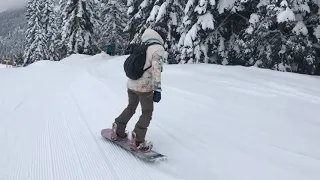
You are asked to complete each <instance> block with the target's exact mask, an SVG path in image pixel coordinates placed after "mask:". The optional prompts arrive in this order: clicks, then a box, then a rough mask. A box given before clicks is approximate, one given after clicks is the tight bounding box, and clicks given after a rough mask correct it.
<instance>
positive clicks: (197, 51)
mask: <svg viewBox="0 0 320 180" xmlns="http://www.w3.org/2000/svg"><path fill="white" fill-rule="evenodd" d="M215 7H216V1H215V0H188V1H187V4H186V6H185V9H184V13H185V15H184V18H183V26H182V29H183V33H182V35H181V38H180V40H179V44H180V48H181V60H182V63H188V62H190V63H199V62H208V56H207V55H208V54H207V53H208V49H209V46H210V43H211V42H210V38H212V37H208V34H210V33H212V32H214V30H215V19H214V15H213V13H214V9H215Z"/></svg>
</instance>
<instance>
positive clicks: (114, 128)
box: [111, 123, 128, 141]
mask: <svg viewBox="0 0 320 180" xmlns="http://www.w3.org/2000/svg"><path fill="white" fill-rule="evenodd" d="M117 128H118V126H117V124H116V123H113V124H112V132H111V139H112V140H113V141H127V140H128V133H127V132H126V133H125V137H124V138H121V137H119V136H118V135H117Z"/></svg>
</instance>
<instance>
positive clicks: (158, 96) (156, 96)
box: [153, 91, 161, 103]
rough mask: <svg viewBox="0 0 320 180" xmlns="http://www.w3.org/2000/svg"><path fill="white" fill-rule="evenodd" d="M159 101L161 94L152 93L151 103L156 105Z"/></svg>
mask: <svg viewBox="0 0 320 180" xmlns="http://www.w3.org/2000/svg"><path fill="white" fill-rule="evenodd" d="M160 100H161V92H158V91H154V92H153V101H154V102H156V103H158V102H160Z"/></svg>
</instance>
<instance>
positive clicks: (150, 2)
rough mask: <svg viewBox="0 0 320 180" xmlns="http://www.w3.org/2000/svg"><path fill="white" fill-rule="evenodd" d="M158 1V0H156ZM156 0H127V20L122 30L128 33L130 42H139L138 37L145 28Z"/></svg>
mask: <svg viewBox="0 0 320 180" xmlns="http://www.w3.org/2000/svg"><path fill="white" fill-rule="evenodd" d="M157 1H158V0H157ZM155 2H156V0H128V1H127V6H128V7H129V8H128V11H127V15H128V16H129V21H128V23H127V26H126V27H125V29H124V32H126V33H128V34H129V39H130V40H131V42H130V43H131V44H135V43H140V37H141V35H142V33H143V32H144V30H145V29H146V28H147V19H148V17H149V14H150V12H151V11H152V8H153V6H154V3H155Z"/></svg>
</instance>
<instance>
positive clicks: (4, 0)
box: [0, 0, 28, 11]
mask: <svg viewBox="0 0 320 180" xmlns="http://www.w3.org/2000/svg"><path fill="white" fill-rule="evenodd" d="M26 2H28V0H0V11H4V10H7V9H11V8H16V7H22V6H24V5H25V4H26Z"/></svg>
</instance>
